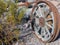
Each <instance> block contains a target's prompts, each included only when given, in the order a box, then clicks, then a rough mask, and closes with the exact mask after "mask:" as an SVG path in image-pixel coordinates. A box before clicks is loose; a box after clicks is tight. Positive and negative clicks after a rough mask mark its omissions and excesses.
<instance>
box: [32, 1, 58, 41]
mask: <svg viewBox="0 0 60 45" xmlns="http://www.w3.org/2000/svg"><path fill="white" fill-rule="evenodd" d="M32 15H33V17H34V19H35V20H34V25H33V28H34V31H35V35H36V36H37V37H38V38H39V39H40V40H41V41H43V42H50V41H53V40H55V39H56V37H57V36H58V33H59V26H58V16H59V13H58V11H57V9H56V7H55V6H54V5H53V4H52V3H51V2H49V1H37V2H36V5H35V6H34V8H33V10H32ZM32 15H31V16H32Z"/></svg>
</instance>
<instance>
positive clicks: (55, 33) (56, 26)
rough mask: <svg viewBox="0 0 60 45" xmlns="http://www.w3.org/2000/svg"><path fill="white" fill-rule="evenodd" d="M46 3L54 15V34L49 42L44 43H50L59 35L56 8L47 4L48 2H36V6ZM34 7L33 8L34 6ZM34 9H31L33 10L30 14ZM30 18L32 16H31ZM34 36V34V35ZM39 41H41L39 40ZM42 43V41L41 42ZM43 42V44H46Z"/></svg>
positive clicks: (49, 3)
mask: <svg viewBox="0 0 60 45" xmlns="http://www.w3.org/2000/svg"><path fill="white" fill-rule="evenodd" d="M42 2H43V3H46V4H47V5H48V6H50V8H51V10H52V11H53V13H54V21H55V23H54V25H55V29H54V34H53V35H52V36H51V39H50V40H48V41H46V42H50V41H52V40H53V39H54V40H55V39H56V37H57V36H58V33H59V30H58V29H57V28H58V24H57V23H58V21H57V20H58V19H57V18H58V11H57V9H56V7H55V6H54V5H53V4H52V3H51V2H49V1H37V2H36V5H37V4H38V3H42ZM36 5H35V6H36ZM35 6H34V8H35ZM34 8H33V10H32V12H33V11H34ZM31 16H32V15H31ZM35 35H36V34H35ZM36 36H37V35H36ZM40 40H41V39H40ZM41 41H42V40H41ZM42 42H45V41H42ZM46 42H45V43H46Z"/></svg>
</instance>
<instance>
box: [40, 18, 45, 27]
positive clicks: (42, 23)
mask: <svg viewBox="0 0 60 45" xmlns="http://www.w3.org/2000/svg"><path fill="white" fill-rule="evenodd" d="M39 23H40V26H41V27H44V26H45V19H44V18H43V17H40V19H39Z"/></svg>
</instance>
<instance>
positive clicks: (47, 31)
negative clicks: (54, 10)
mask: <svg viewBox="0 0 60 45" xmlns="http://www.w3.org/2000/svg"><path fill="white" fill-rule="evenodd" d="M45 28H46V33H47V34H49V35H50V32H49V30H48V28H47V26H45Z"/></svg>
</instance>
